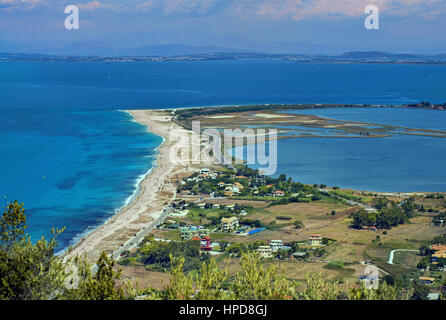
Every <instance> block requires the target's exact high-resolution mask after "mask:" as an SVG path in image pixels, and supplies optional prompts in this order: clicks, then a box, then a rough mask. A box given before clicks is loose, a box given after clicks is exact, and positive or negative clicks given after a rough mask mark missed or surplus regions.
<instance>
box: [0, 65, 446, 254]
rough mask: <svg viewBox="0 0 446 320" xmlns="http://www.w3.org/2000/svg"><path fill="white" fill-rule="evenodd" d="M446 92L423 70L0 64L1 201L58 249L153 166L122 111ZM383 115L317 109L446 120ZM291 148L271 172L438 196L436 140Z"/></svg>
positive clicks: (433, 71) (399, 121)
mask: <svg viewBox="0 0 446 320" xmlns="http://www.w3.org/2000/svg"><path fill="white" fill-rule="evenodd" d="M445 89H446V66H429V65H371V64H364V65H361V64H299V63H295V62H291V61H280V60H242V61H204V62H150V63H136V62H129V63H123V62H119V63H26V62H25V63H0V141H1V147H2V148H1V152H0V197H2V201H3V202H5V203H6V201H11V200H14V199H18V200H19V201H21V202H24V203H25V207H26V208H27V215H28V224H29V228H28V231H29V232H30V233H31V236H32V238H33V240H36V239H37V238H39V237H40V236H42V235H45V236H48V235H49V230H50V228H51V227H62V226H66V227H67V230H66V231H65V232H64V234H63V235H62V237H61V238H60V240H61V247H65V246H67V245H68V244H69V243H70V242H71V243H73V239H76V238H77V237H79V236H80V235H81V234H83V233H85V232H88V230H91V229H92V228H94V227H96V226H98V225H99V224H101V223H103V222H104V221H105V220H106V219H107V218H109V217H110V216H111V215H113V214H114V213H115V212H116V210H118V209H119V208H120V207H122V206H123V205H124V204H125V203H126V202H127V201H129V199H130V198H131V197H132V195H134V194H135V192H136V190H137V182H138V179H140V178H141V176H142V175H144V174H145V173H147V171H148V170H150V168H152V166H153V165H154V162H155V156H156V150H155V148H156V147H157V146H159V144H160V143H161V138H159V137H157V136H154V135H152V134H149V133H147V132H146V128H145V127H143V126H141V125H139V124H137V123H135V122H133V121H131V117H130V116H129V115H127V114H126V113H123V112H120V111H118V110H123V109H131V108H164V107H189V106H206V105H212V106H217V105H232V104H251V103H367V104H401V103H411V102H419V101H431V102H435V103H440V102H441V103H443V102H445V101H446V90H445ZM381 111H382V112H381ZM381 111H378V112H377V113H376V112H373V111H370V113H365V112H364V111H361V109H354V110H353V109H339V110H319V111H317V115H321V116H327V117H332V118H339V119H343V120H360V121H370V122H378V123H388V124H394V125H406V124H407V126H412V127H417V126H418V127H420V128H421V127H422V128H424V127H425V126H426V125H427V128H431V127H432V128H433V127H434V126H435V128H436V129H441V128H442V129H444V130H446V128H445V126H443V123H446V122H445V120H446V117H445V115H446V113H441V112H435V111H432V112H431V111H427V112H425V111H418V110H411V111H410V112H412V111H413V112H416V113H414V114H412V113H410V112H408V110H403V109H398V110H397V111H396V110H391V112H390V113H387V112H386V113H385V115H384V112H383V110H381ZM313 113H314V112H313ZM383 116H385V117H387V118H385V119H384V118H383ZM378 120H379V121H378ZM383 120H386V121H388V122H384V121H383ZM296 140H297V139H294V140H284V141H283V142H280V144H279V146H280V148H279V165H280V167H279V168H280V170H282V171H284V172H285V173H288V174H289V175H291V176H293V177H295V179H296V180H300V181H303V182H308V183H325V184H328V185H338V186H341V187H355V188H359V189H366V190H377V191H414V190H427V191H446V185H445V183H444V182H443V181H446V179H445V178H446V170H445V169H444V168H445V166H444V159H445V156H446V152H445V148H444V146H445V142H444V140H441V139H438V138H424V137H415V138H412V137H404V136H399V137H392V138H388V139H368V140H364V139H300V140H299V141H298V142H296ZM396 146H399V147H398V148H396ZM371 168H374V169H373V170H372V169H371ZM409 174H410V176H409ZM2 206H3V204H2Z"/></svg>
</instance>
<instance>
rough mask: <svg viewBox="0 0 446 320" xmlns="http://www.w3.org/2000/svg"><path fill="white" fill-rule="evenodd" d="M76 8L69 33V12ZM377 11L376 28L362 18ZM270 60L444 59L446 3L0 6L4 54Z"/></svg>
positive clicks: (58, 2)
mask: <svg viewBox="0 0 446 320" xmlns="http://www.w3.org/2000/svg"><path fill="white" fill-rule="evenodd" d="M68 5H75V6H77V7H78V9H79V29H78V30H67V29H66V28H65V25H64V21H65V18H66V17H67V16H68V14H65V12H64V9H65V7H66V6H68ZM368 5H375V6H377V7H378V8H379V29H378V30H368V29H366V28H365V27H364V20H365V19H366V17H367V16H368V15H367V14H365V13H364V10H365V8H366V7H367V6H368ZM168 44H181V45H189V46H217V47H224V48H234V49H239V50H252V51H259V52H269V53H305V54H338V53H343V52H347V51H372V50H373V51H374V50H377V51H387V52H398V53H424V54H437V53H446V0H126V1H123V0H93V1H91V0H80V1H77V0H0V51H3V52H37V53H56V54H57V53H63V54H69V53H73V54H82V53H86V54H88V53H91V52H98V53H99V54H106V53H109V54H119V53H122V52H132V51H131V49H134V48H141V47H146V46H154V45H168Z"/></svg>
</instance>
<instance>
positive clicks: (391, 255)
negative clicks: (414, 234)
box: [387, 249, 420, 264]
mask: <svg viewBox="0 0 446 320" xmlns="http://www.w3.org/2000/svg"><path fill="white" fill-rule="evenodd" d="M399 251H409V252H420V250H410V249H396V250H392V251H390V256H389V261H387V263H388V264H393V256H394V255H395V252H399Z"/></svg>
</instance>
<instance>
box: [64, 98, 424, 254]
mask: <svg viewBox="0 0 446 320" xmlns="http://www.w3.org/2000/svg"><path fill="white" fill-rule="evenodd" d="M281 106H282V107H286V108H289V107H290V106H289V105H281ZM281 106H279V105H270V104H265V105H256V107H260V108H261V109H269V108H271V107H278V109H280V107H281ZM296 106H298V107H299V106H300V107H302V105H296ZM235 107H236V108H246V107H248V106H242V105H238V106H235ZM324 107H325V108H327V107H328V108H340V107H347V106H339V105H325V106H324V105H316V106H315V109H321V108H324ZM348 107H372V106H369V105H349V106H348ZM375 107H376V106H375ZM386 107H389V106H386ZM392 107H403V106H392ZM214 108H215V107H210V106H208V107H194V108H181V109H179V110H184V111H187V110H194V109H205V110H206V109H213V110H219V111H218V112H219V113H220V112H221V113H224V112H225V110H224V109H226V108H234V106H226V107H220V108H215V109H214ZM403 108H404V107H403ZM174 110H176V109H174V108H170V109H158V110H156V109H152V110H123V112H126V113H128V114H130V115H131V116H132V117H133V119H132V121H135V122H138V123H140V124H142V125H144V126H146V128H147V131H148V132H150V133H153V134H155V135H157V136H160V137H161V138H162V139H163V141H162V143H161V144H160V145H159V146H158V147H157V148H156V150H157V151H158V152H157V155H156V161H155V164H154V165H153V166H152V167H151V168H150V169H149V170H148V171H147V173H146V174H144V175H142V176H140V177H139V178H138V179H137V182H136V183H137V190H136V191H135V193H134V194H133V195H132V196H131V197H129V198H128V200H127V201H126V203H125V204H124V205H123V206H122V207H121V208H120V209H117V210H116V213H115V214H113V215H112V216H111V217H110V218H108V219H107V220H106V221H105V222H104V223H103V224H102V225H100V226H98V227H97V228H95V229H93V230H91V231H89V232H88V233H86V234H85V235H82V234H81V235H79V240H78V241H77V243H75V244H74V245H73V247H72V248H71V249H69V250H66V251H65V252H64V253H63V254H64V255H65V257H67V258H71V257H74V256H77V255H83V254H86V256H87V259H88V260H89V261H95V260H96V259H97V257H98V256H99V254H100V253H101V252H102V251H105V252H106V253H108V254H111V255H112V257H114V258H118V257H119V254H120V253H121V252H122V251H124V250H129V249H132V248H134V247H135V246H136V245H137V244H138V242H139V241H141V240H142V239H143V238H144V236H145V235H146V234H147V233H149V232H150V231H151V230H152V229H153V228H154V227H156V226H157V225H158V223H159V222H160V221H161V220H163V219H164V218H165V216H163V213H164V210H163V209H164V208H165V207H166V206H167V205H168V204H169V203H170V202H171V201H172V200H174V199H175V197H176V189H177V183H176V181H177V180H179V179H180V178H181V177H184V176H188V175H190V174H192V173H193V172H195V171H198V170H199V169H200V167H203V166H206V167H208V168H209V167H212V166H214V164H213V163H212V160H213V159H211V158H210V157H208V158H206V157H203V154H201V159H202V162H201V163H199V164H197V163H195V164H192V163H187V165H184V164H174V163H171V162H170V161H169V152H170V151H171V149H172V148H173V147H178V146H180V148H181V147H184V148H185V149H187V148H188V147H189V145H186V144H185V142H184V141H182V138H184V137H185V136H190V133H191V131H190V130H188V129H187V128H185V127H184V126H181V125H180V124H179V123H178V121H174V120H173V118H174V116H173V113H172V111H174ZM256 111H258V110H256ZM180 113H181V112H180ZM192 143H193V144H196V145H200V146H203V141H194V142H192ZM225 156H231V155H229V154H225ZM384 193H387V194H390V193H391V194H398V195H400V196H403V195H405V194H408V193H404V192H383V194H384ZM419 193H424V192H419Z"/></svg>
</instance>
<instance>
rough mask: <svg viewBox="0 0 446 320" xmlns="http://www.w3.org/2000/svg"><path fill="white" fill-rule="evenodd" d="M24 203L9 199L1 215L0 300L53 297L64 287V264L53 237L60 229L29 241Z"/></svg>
mask: <svg viewBox="0 0 446 320" xmlns="http://www.w3.org/2000/svg"><path fill="white" fill-rule="evenodd" d="M25 229H26V215H25V209H24V208H23V204H19V203H18V202H17V201H14V202H13V203H9V204H8V205H7V207H6V208H5V210H4V212H3V215H2V217H1V219H0V233H1V237H0V300H40V299H54V298H57V297H58V296H59V295H60V294H62V293H63V292H64V290H65V287H64V282H65V279H66V277H67V273H66V272H65V269H66V268H65V264H64V263H63V262H62V260H61V259H59V258H58V257H55V256H54V250H55V248H56V247H57V241H56V237H57V236H58V235H59V234H60V233H61V232H63V230H54V229H53V230H52V234H53V237H52V238H51V239H50V240H49V241H46V240H45V239H44V238H43V237H42V238H41V239H40V240H38V241H37V242H36V243H35V244H32V242H31V240H30V237H29V235H28V234H26V233H25Z"/></svg>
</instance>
